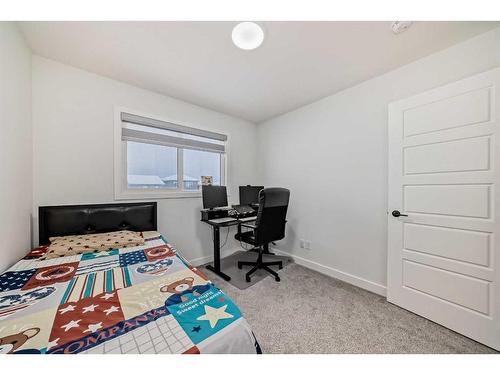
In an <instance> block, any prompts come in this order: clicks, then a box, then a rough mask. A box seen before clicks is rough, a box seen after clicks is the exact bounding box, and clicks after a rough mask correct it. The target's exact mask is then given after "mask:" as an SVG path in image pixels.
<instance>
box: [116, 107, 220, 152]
mask: <svg viewBox="0 0 500 375" xmlns="http://www.w3.org/2000/svg"><path fill="white" fill-rule="evenodd" d="M121 120H122V140H123V141H133V142H142V143H152V144H159V145H163V146H170V147H177V148H182V149H193V150H201V151H210V152H217V153H225V152H226V141H227V136H226V135H224V134H219V133H215V132H211V131H207V130H201V129H196V128H191V127H189V126H184V125H179V124H174V123H171V122H166V121H160V120H155V119H152V118H147V117H142V116H138V115H133V114H130V113H125V112H122V113H121Z"/></svg>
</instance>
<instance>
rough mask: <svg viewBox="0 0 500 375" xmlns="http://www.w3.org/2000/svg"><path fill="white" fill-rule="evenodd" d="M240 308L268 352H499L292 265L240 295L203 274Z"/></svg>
mask: <svg viewBox="0 0 500 375" xmlns="http://www.w3.org/2000/svg"><path fill="white" fill-rule="evenodd" d="M204 271H205V272H206V273H207V275H210V276H209V277H210V278H211V279H212V281H213V282H214V283H215V285H216V286H218V287H219V288H220V289H222V290H223V291H224V292H225V293H226V294H227V295H228V296H229V297H231V298H232V300H233V301H234V302H236V304H238V306H239V307H240V309H241V310H242V312H243V315H244V316H245V318H246V319H247V320H248V322H249V323H250V325H251V326H252V329H253V331H254V333H255V336H256V337H257V340H258V341H259V343H260V345H261V347H262V350H263V351H264V353H496V352H495V351H494V350H492V349H490V348H488V347H486V346H484V345H481V344H479V343H477V342H475V341H472V340H470V339H468V338H466V337H464V336H461V335H459V334H457V333H455V332H453V331H450V330H449V329H446V328H444V327H442V326H440V325H438V324H435V323H432V322H431V321H429V320H427V319H424V318H422V317H420V316H418V315H415V314H413V313H411V312H409V311H406V310H404V309H401V308H399V307H397V306H394V305H392V304H390V303H388V302H387V301H386V300H385V298H384V297H381V296H379V295H376V294H373V293H370V292H368V291H365V290H363V289H360V288H357V287H355V286H352V285H350V284H347V283H344V282H342V281H339V280H336V279H333V278H330V277H328V276H324V275H322V274H320V273H317V272H315V271H312V270H309V269H307V268H304V267H301V266H299V265H297V264H294V263H292V264H289V265H288V266H287V267H286V268H285V269H283V270H281V271H280V276H281V282H279V283H277V282H275V281H274V278H271V277H267V278H265V279H264V280H262V281H260V282H258V283H256V284H255V285H253V286H251V287H250V288H248V289H245V290H240V289H238V288H236V287H234V286H233V285H231V284H229V283H227V282H225V281H224V280H222V279H220V278H219V277H217V276H215V275H214V274H213V273H211V272H210V271H207V270H204Z"/></svg>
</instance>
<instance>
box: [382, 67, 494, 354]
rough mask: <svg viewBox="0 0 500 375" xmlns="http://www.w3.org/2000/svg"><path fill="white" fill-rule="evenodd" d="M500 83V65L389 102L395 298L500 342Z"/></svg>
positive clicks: (391, 289)
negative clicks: (398, 213)
mask: <svg viewBox="0 0 500 375" xmlns="http://www.w3.org/2000/svg"><path fill="white" fill-rule="evenodd" d="M498 87H500V69H494V70H492V71H489V72H485V73H482V74H479V75H476V76H473V77H470V78H467V79H464V80H461V81H458V82H455V83H453V84H450V85H446V86H443V87H440V88H437V89H434V90H431V91H428V92H425V93H422V94H419V95H416V96H413V97H411V98H407V99H404V100H400V101H397V102H395V103H391V104H390V105H389V155H388V156H389V197H388V198H389V199H388V202H389V205H388V213H389V215H388V274H387V299H388V300H389V301H390V302H392V303H394V304H397V305H399V306H402V307H404V308H405V309H408V310H411V311H413V312H415V313H417V314H420V315H422V316H425V317H427V318H428V319H431V320H433V321H435V322H437V323H440V324H442V325H444V326H446V327H449V328H451V329H453V330H455V331H457V332H460V333H462V334H464V335H467V336H469V337H471V338H473V339H474V340H477V341H479V342H482V343H484V344H486V345H489V346H491V347H494V348H495V349H497V350H500V319H499V312H500V303H499V300H500V298H499V296H498V294H499V293H498V283H499V281H500V277H499V276H500V274H499V272H498V268H499V266H500V256H499V254H498V249H499V238H500V233H499V211H500V209H499V201H500V199H499V193H498V191H499V189H498V187H497V185H498V183H499V182H500V179H499V173H498V171H497V167H496V166H498V165H500V152H498V147H499V146H498V142H497V141H496V138H497V128H498V125H499V123H498V119H497V117H498V113H500V101H499V98H498V94H497V92H498ZM393 210H399V211H401V212H402V213H405V214H407V215H408V217H398V218H396V217H393V216H392V215H390V213H391V212H392V211H393Z"/></svg>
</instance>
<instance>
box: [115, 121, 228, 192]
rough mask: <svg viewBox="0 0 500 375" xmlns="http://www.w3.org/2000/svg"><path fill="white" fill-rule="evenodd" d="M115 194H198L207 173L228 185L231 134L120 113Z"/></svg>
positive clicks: (214, 182)
mask: <svg viewBox="0 0 500 375" xmlns="http://www.w3.org/2000/svg"><path fill="white" fill-rule="evenodd" d="M115 134H116V137H117V140H116V147H115V198H117V199H126V198H137V199H141V198H163V197H165V198H168V197H186V196H199V194H200V191H201V179H202V176H210V177H211V178H212V183H213V184H214V185H221V184H222V185H224V184H225V162H226V143H227V136H226V135H224V134H219V133H214V132H210V131H206V130H201V129H196V128H192V127H187V126H183V125H178V124H174V123H171V122H165V121H160V120H155V119H152V118H148V117H142V116H138V115H134V114H131V113H128V112H119V119H118V121H117V131H116V132H115Z"/></svg>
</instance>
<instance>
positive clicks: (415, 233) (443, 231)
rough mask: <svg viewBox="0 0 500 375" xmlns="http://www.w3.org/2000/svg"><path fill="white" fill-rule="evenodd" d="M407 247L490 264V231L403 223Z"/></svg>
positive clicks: (486, 265) (460, 259)
mask: <svg viewBox="0 0 500 375" xmlns="http://www.w3.org/2000/svg"><path fill="white" fill-rule="evenodd" d="M403 238H404V244H403V245H404V248H405V249H408V250H414V251H419V252H421V253H427V254H430V255H435V256H441V257H444V258H450V259H455V260H459V261H462V262H466V263H473V264H477V265H480V266H484V267H488V266H489V263H490V241H491V234H490V233H484V232H477V231H471V230H463V229H452V228H444V227H435V226H430V225H418V224H409V223H405V224H404V236H403Z"/></svg>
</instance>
